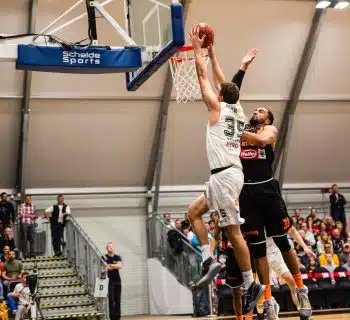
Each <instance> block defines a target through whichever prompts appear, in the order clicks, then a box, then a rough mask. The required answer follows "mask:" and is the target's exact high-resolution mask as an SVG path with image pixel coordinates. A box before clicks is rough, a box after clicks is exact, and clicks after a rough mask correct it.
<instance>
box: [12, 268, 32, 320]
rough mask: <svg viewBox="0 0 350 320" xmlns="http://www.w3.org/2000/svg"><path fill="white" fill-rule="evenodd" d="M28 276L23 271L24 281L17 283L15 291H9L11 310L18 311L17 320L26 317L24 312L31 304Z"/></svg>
mask: <svg viewBox="0 0 350 320" xmlns="http://www.w3.org/2000/svg"><path fill="white" fill-rule="evenodd" d="M27 276H28V273H27V272H23V275H22V281H21V282H20V283H18V284H16V286H15V289H14V290H13V292H11V293H9V294H8V296H7V299H8V305H9V310H10V311H12V312H15V313H16V317H15V320H21V319H23V318H24V313H25V312H26V310H27V307H28V305H29V304H30V290H29V286H28V285H27ZM16 300H17V301H18V303H17V302H16Z"/></svg>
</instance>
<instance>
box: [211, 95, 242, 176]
mask: <svg viewBox="0 0 350 320" xmlns="http://www.w3.org/2000/svg"><path fill="white" fill-rule="evenodd" d="M220 107H221V110H220V117H219V121H218V122H217V123H216V124H215V125H214V126H210V125H209V123H208V126H207V154H208V161H209V166H210V169H211V170H213V169H217V168H223V167H228V166H235V167H238V168H242V164H241V160H240V158H239V156H240V152H241V136H242V133H243V130H244V126H245V121H246V117H245V115H244V112H243V108H242V107H241V105H240V104H239V103H238V104H227V103H225V102H221V105H220Z"/></svg>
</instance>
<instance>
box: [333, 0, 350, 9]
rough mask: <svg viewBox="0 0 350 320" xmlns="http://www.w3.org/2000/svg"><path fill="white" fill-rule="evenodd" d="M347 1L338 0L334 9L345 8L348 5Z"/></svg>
mask: <svg viewBox="0 0 350 320" xmlns="http://www.w3.org/2000/svg"><path fill="white" fill-rule="evenodd" d="M349 4H350V3H349V1H344V0H343V1H338V3H337V4H336V5H335V7H334V8H336V9H345V8H347V7H348V6H349Z"/></svg>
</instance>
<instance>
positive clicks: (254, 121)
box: [249, 118, 259, 127]
mask: <svg viewBox="0 0 350 320" xmlns="http://www.w3.org/2000/svg"><path fill="white" fill-rule="evenodd" d="M249 124H250V125H251V126H252V127H256V126H257V125H259V121H258V120H257V119H254V118H250V120H249Z"/></svg>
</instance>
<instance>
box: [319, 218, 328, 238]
mask: <svg viewBox="0 0 350 320" xmlns="http://www.w3.org/2000/svg"><path fill="white" fill-rule="evenodd" d="M323 232H327V226H326V224H325V223H324V222H323V221H321V222H320V231H319V234H320V235H321V234H322V233H323Z"/></svg>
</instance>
